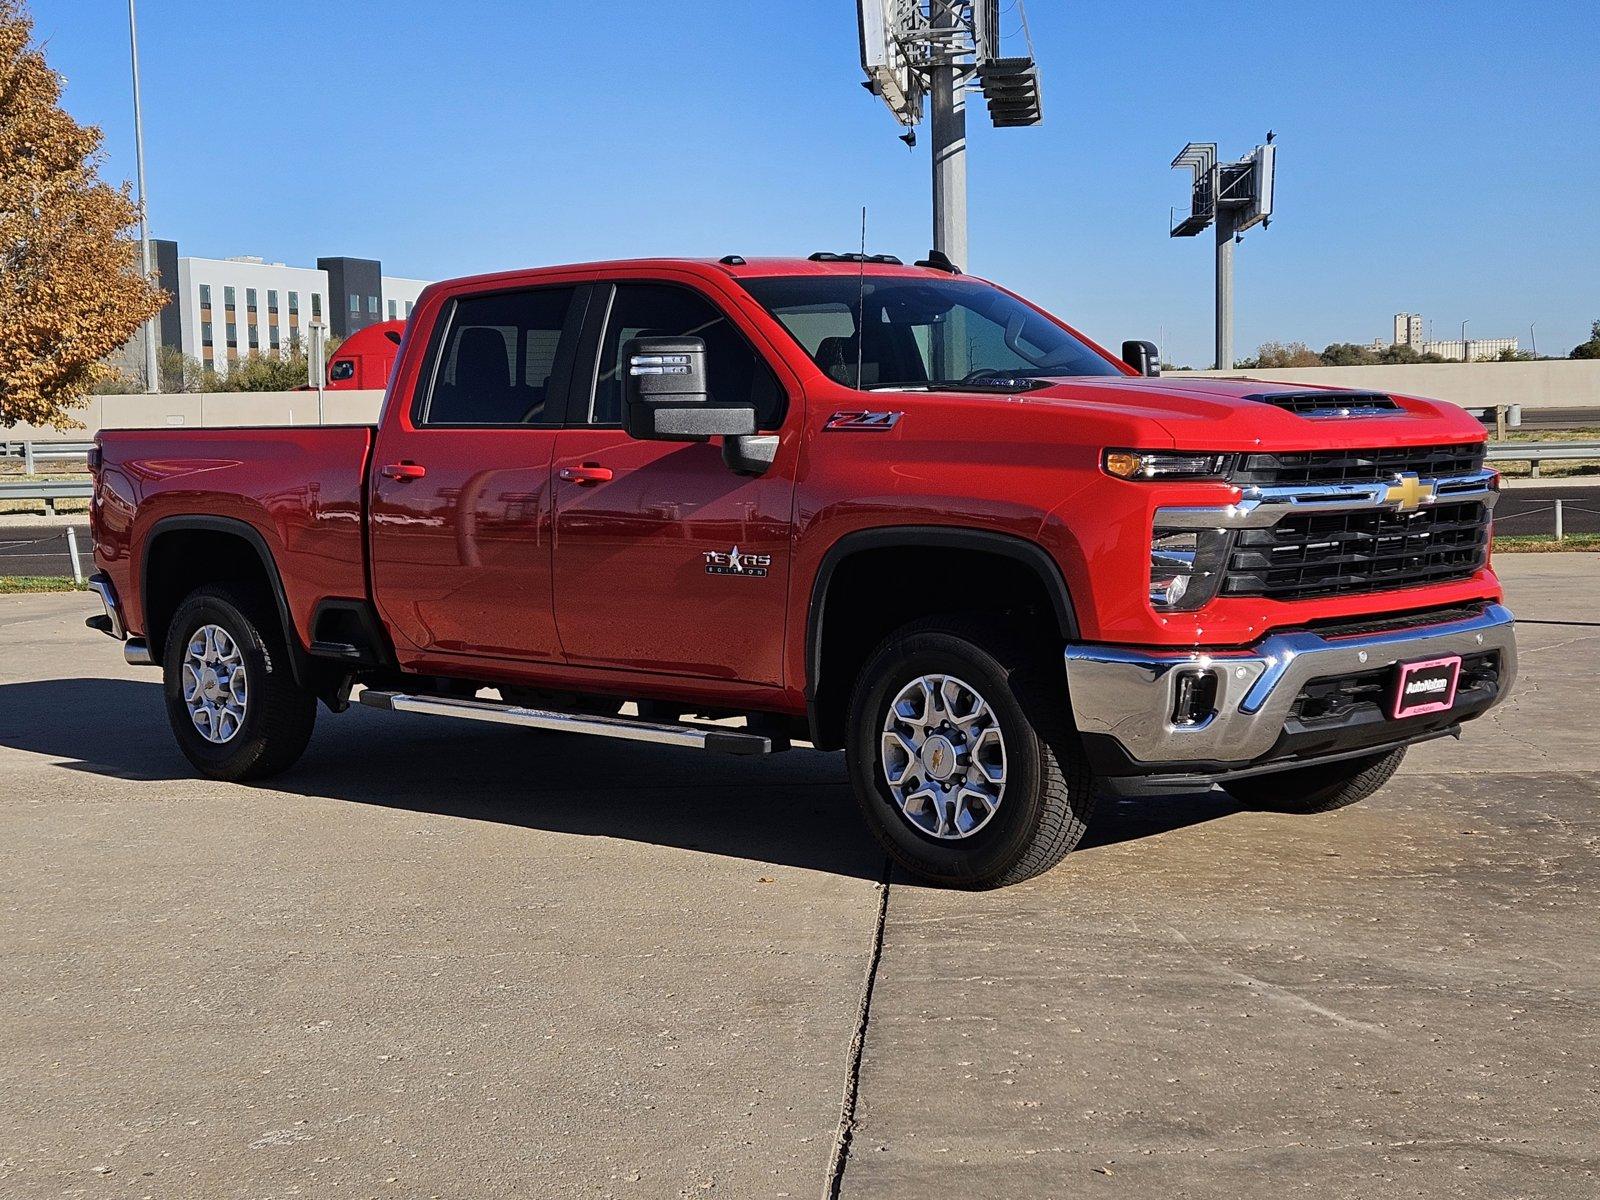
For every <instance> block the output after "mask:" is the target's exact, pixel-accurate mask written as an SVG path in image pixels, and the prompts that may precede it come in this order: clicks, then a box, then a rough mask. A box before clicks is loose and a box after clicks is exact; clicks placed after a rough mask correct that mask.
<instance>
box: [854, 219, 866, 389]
mask: <svg viewBox="0 0 1600 1200" xmlns="http://www.w3.org/2000/svg"><path fill="white" fill-rule="evenodd" d="M866 336H867V206H866V205H865V204H863V205H862V206H861V269H860V270H859V271H858V272H856V391H858V392H859V391H860V390H861V354H862V347H863V343H864V341H865V339H866Z"/></svg>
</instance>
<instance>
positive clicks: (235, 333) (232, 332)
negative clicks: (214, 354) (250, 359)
mask: <svg viewBox="0 0 1600 1200" xmlns="http://www.w3.org/2000/svg"><path fill="white" fill-rule="evenodd" d="M238 344H239V327H238V326H237V325H236V324H234V323H233V322H232V321H229V322H228V349H229V350H232V349H233V348H234V347H235V346H237V345H238Z"/></svg>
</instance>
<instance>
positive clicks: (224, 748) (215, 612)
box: [162, 590, 278, 777]
mask: <svg viewBox="0 0 1600 1200" xmlns="http://www.w3.org/2000/svg"><path fill="white" fill-rule="evenodd" d="M204 625H216V626H219V627H220V628H221V629H223V630H224V631H226V632H227V634H228V636H229V637H231V638H232V639H233V640H234V642H235V643H236V644H237V645H238V646H239V648H240V652H241V656H242V658H243V660H244V670H245V682H246V684H247V685H248V687H249V698H248V699H247V701H246V703H245V714H244V721H243V723H242V724H241V725H240V727H239V732H238V733H236V734H234V735H233V737H232V738H230V739H229V740H228V741H226V742H223V743H221V744H220V745H219V744H218V743H215V742H212V741H209V740H207V739H206V737H205V736H204V735H203V734H202V733H201V732H200V731H199V730H198V729H196V728H195V725H194V721H193V720H192V719H191V718H190V716H189V706H188V705H187V704H185V703H184V699H183V660H184V657H185V655H186V653H187V651H188V645H189V639H190V638H191V637H192V636H193V635H194V632H195V631H196V630H197V629H199V628H200V627H202V626H204ZM277 665H278V664H276V663H274V661H273V659H272V653H271V651H270V650H269V649H268V647H267V646H266V645H265V644H264V642H263V641H262V638H261V632H260V630H259V629H258V628H257V626H256V623H255V622H254V621H253V620H251V619H250V617H249V616H248V615H247V614H246V613H245V612H244V611H243V610H242V609H241V608H240V607H239V606H238V605H237V604H236V603H235V602H234V601H233V600H232V599H231V598H230V597H228V596H227V595H226V594H224V593H222V592H220V591H211V590H207V591H202V592H199V593H196V594H195V595H193V596H191V597H189V599H187V600H185V601H184V602H183V604H181V605H180V606H179V607H178V611H177V612H176V613H175V614H173V618H172V624H171V626H170V627H169V629H168V631H167V639H166V645H165V647H164V648H163V653H162V691H163V694H164V695H165V698H166V702H167V718H168V720H169V721H170V722H171V724H172V731H173V734H174V735H175V736H176V737H177V739H178V745H179V747H180V748H181V749H182V750H183V753H184V754H185V756H187V758H188V759H189V761H190V762H192V763H194V765H195V766H196V767H198V768H200V770H201V771H203V772H205V773H206V774H208V775H217V776H222V777H234V776H237V775H239V774H241V773H242V772H244V771H246V770H248V769H249V767H250V766H251V765H253V764H254V762H255V760H256V759H257V758H259V757H260V755H261V753H262V750H263V748H264V745H265V742H266V737H265V733H266V731H265V729H264V723H265V720H266V711H265V710H266V707H267V705H266V689H267V686H268V684H269V681H270V680H271V677H272V674H273V670H274V668H275V667H276V666H277Z"/></svg>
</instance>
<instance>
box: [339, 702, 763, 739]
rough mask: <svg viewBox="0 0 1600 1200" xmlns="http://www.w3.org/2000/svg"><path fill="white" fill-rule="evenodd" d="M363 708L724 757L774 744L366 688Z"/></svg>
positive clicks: (734, 734)
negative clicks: (651, 744)
mask: <svg viewBox="0 0 1600 1200" xmlns="http://www.w3.org/2000/svg"><path fill="white" fill-rule="evenodd" d="M360 699H361V703H362V704H365V705H366V706H367V707H369V708H382V709H389V710H391V711H393V712H413V713H425V714H427V715H428V716H431V717H457V718H460V719H461V720H464V721H486V722H488V723H489V724H492V725H520V726H522V727H523V728H524V729H553V730H556V731H557V732H560V733H586V734H589V735H591V736H593V737H612V738H621V739H623V740H625V741H630V742H654V743H656V744H657V745H660V746H686V747H688V748H689V749H691V750H715V751H718V752H719V753H722V754H771V753H772V739H771V738H770V737H767V736H766V735H765V734H758V733H749V732H747V731H746V730H743V729H720V728H717V727H716V726H712V725H676V724H668V723H665V722H658V721H640V720H636V719H634V718H632V717H593V716H583V715H580V714H577V713H562V712H549V711H546V710H545V709H542V708H522V707H520V706H518V705H515V704H496V703H494V702H493V701H490V700H460V699H456V698H454V697H451V696H412V695H407V694H406V693H404V692H383V691H375V690H373V689H372V688H367V689H366V690H365V691H363V692H362V693H361V697H360Z"/></svg>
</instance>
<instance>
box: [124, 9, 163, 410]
mask: <svg viewBox="0 0 1600 1200" xmlns="http://www.w3.org/2000/svg"><path fill="white" fill-rule="evenodd" d="M128 48H129V51H130V52H131V54H132V57H133V146H134V159H135V165H136V167H137V169H138V173H139V256H140V260H141V262H142V263H143V265H144V275H145V278H146V279H148V278H150V277H151V276H152V275H154V274H155V264H154V263H153V262H151V261H150V203H149V193H148V192H146V190H145V185H144V110H143V107H142V106H141V104H140V102H139V24H138V21H137V20H136V19H135V17H134V12H133V0H128ZM160 317H161V314H160V313H157V314H156V315H155V316H153V317H151V318H150V319H149V320H148V321H146V322H145V323H144V390H145V391H147V392H159V391H160V390H161V370H160V367H159V366H158V365H157V363H156V322H157V321H158V320H160Z"/></svg>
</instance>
